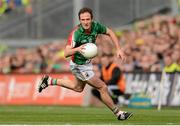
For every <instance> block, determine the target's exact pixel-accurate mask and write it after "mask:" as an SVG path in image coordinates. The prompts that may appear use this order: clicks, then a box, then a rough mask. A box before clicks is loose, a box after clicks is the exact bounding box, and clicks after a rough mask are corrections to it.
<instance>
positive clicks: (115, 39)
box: [106, 28, 125, 61]
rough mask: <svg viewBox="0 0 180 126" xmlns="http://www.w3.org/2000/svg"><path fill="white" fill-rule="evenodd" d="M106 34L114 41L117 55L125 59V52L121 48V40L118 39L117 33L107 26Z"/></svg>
mask: <svg viewBox="0 0 180 126" xmlns="http://www.w3.org/2000/svg"><path fill="white" fill-rule="evenodd" d="M106 34H107V35H109V36H110V38H111V39H112V41H113V43H114V44H115V46H116V52H117V56H118V57H120V58H121V59H122V60H123V61H124V60H125V54H124V52H123V51H122V49H121V46H120V44H119V40H118V38H117V36H116V35H115V33H114V32H113V31H112V30H111V29H110V28H106Z"/></svg>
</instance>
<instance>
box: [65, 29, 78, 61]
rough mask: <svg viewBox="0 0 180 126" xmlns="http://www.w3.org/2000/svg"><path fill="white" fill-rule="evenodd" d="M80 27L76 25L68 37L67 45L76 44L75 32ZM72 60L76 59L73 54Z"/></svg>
mask: <svg viewBox="0 0 180 126" xmlns="http://www.w3.org/2000/svg"><path fill="white" fill-rule="evenodd" d="M78 28H79V26H76V27H75V28H74V29H73V30H72V31H71V33H70V35H69V37H68V42H67V45H70V46H71V47H73V46H74V45H73V44H74V43H75V42H74V33H75V31H76V30H77V29H78ZM71 60H72V61H74V55H72V56H71Z"/></svg>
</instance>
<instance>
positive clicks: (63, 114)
mask: <svg viewBox="0 0 180 126" xmlns="http://www.w3.org/2000/svg"><path fill="white" fill-rule="evenodd" d="M123 110H126V111H131V112H133V113H134V115H133V117H132V118H130V119H129V120H126V121H118V120H117V119H116V118H115V116H114V115H113V114H112V113H111V111H110V110H109V109H107V108H105V107H102V108H96V107H64V106H0V124H7V125H9V124H36V125H38V124H39V125H52V124H56V125H61V124H63V125H66V124H77V125H78V124H79V125H83V124H86V125H88V124H95V125H98V124H101V125H103V124H105V125H117V124H119V125H122V124H125V125H141V124H142V125H153V124H156V125H159V124H161V125H169V124H171V125H172V124H173V125H180V109H179V108H163V109H162V111H157V110H156V109H148V110H144V109H130V108H123Z"/></svg>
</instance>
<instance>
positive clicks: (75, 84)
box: [39, 75, 86, 92]
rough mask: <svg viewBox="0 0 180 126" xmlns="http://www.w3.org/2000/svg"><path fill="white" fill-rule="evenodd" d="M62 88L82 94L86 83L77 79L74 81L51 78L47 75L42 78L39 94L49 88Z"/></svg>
mask: <svg viewBox="0 0 180 126" xmlns="http://www.w3.org/2000/svg"><path fill="white" fill-rule="evenodd" d="M55 85H57V86H61V87H65V88H68V89H71V90H74V91H76V92H82V91H83V89H84V87H85V85H86V83H85V82H84V81H81V80H79V79H77V78H75V79H74V80H73V81H72V80H70V79H65V78H63V79H61V78H57V79H56V78H51V77H50V76H48V75H45V76H43V77H42V79H41V81H40V84H39V92H41V91H42V90H43V89H45V88H47V87H48V86H55Z"/></svg>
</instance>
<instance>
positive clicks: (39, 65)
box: [0, 41, 69, 73]
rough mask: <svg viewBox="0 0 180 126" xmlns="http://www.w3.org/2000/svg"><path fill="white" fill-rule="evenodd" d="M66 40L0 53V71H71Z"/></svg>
mask: <svg viewBox="0 0 180 126" xmlns="http://www.w3.org/2000/svg"><path fill="white" fill-rule="evenodd" d="M64 47H65V43H64V42H59V41H58V42H50V43H47V44H43V45H40V46H38V47H36V48H18V49H16V50H15V51H8V52H6V53H5V54H3V55H0V59H1V60H0V73H42V72H43V73H51V72H66V71H69V64H68V62H67V60H66V59H65V58H64V51H63V49H64Z"/></svg>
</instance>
